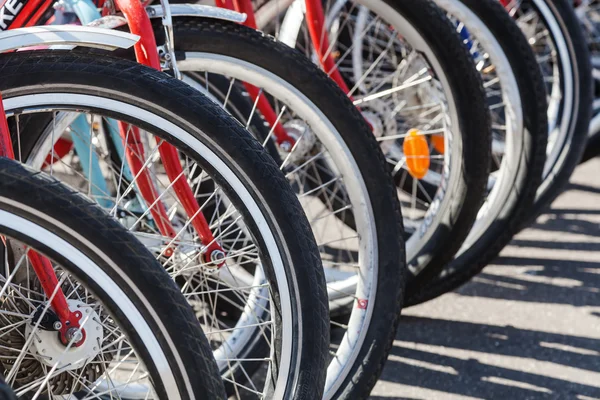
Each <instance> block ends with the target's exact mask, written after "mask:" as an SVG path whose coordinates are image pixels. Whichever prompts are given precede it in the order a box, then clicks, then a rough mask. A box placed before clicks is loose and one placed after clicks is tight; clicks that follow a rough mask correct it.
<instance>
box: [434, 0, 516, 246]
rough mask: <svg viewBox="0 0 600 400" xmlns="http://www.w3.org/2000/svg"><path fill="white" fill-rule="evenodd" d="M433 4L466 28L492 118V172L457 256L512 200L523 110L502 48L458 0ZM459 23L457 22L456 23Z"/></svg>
mask: <svg viewBox="0 0 600 400" xmlns="http://www.w3.org/2000/svg"><path fill="white" fill-rule="evenodd" d="M436 3H437V4H438V5H439V6H440V7H441V8H443V9H444V10H445V11H446V12H448V13H449V14H450V15H451V18H453V19H455V20H457V22H456V24H457V29H458V30H459V32H460V30H461V29H463V27H466V29H467V30H468V33H469V34H470V41H471V44H472V48H471V53H472V54H473V58H474V61H475V63H476V67H477V69H478V70H479V72H480V74H481V75H482V78H483V81H484V87H485V89H486V93H487V97H488V104H489V108H490V113H491V115H492V128H493V130H492V135H493V145H492V158H493V163H494V165H495V171H494V172H492V174H491V175H490V178H489V180H488V190H490V191H489V193H488V195H487V198H486V201H485V203H484V204H483V206H482V207H481V209H480V210H479V213H478V215H477V221H476V222H475V224H474V225H473V227H472V228H471V232H470V233H469V236H468V237H467V239H466V240H465V242H464V243H463V246H462V247H461V250H460V251H459V252H458V253H457V256H458V255H460V254H461V253H463V252H464V251H466V250H467V249H468V248H469V247H470V246H471V245H472V244H473V243H475V242H476V241H477V240H478V239H479V238H480V237H481V236H482V235H483V234H484V233H485V232H486V230H487V229H488V227H489V226H490V225H491V224H492V223H493V222H494V220H496V219H497V218H500V217H501V214H500V213H501V212H502V210H503V208H504V207H505V205H506V204H507V202H508V199H509V198H510V197H512V196H515V192H514V190H513V189H514V182H515V179H516V177H517V176H518V174H519V169H518V168H515V166H517V165H523V163H522V162H521V161H520V159H521V155H522V151H523V136H524V134H525V132H524V126H523V109H522V105H521V97H520V93H519V86H518V84H517V81H516V78H515V76H514V73H513V70H512V68H511V65H510V62H509V61H508V59H507V58H506V55H505V54H504V52H503V51H502V47H501V46H500V44H499V43H498V41H497V40H496V38H495V37H494V35H493V34H492V32H490V31H489V29H488V28H487V27H486V26H485V24H484V23H483V22H482V21H481V20H480V19H479V18H478V17H477V15H476V14H475V13H473V12H472V11H471V10H470V9H469V8H468V7H467V6H465V5H464V4H463V3H462V2H461V1H458V0H436ZM458 21H460V22H458Z"/></svg>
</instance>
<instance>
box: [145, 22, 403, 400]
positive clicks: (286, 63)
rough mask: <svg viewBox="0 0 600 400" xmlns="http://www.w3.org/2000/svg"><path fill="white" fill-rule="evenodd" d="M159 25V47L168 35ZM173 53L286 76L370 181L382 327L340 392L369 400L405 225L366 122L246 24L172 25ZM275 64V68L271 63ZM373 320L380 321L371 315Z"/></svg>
mask: <svg viewBox="0 0 600 400" xmlns="http://www.w3.org/2000/svg"><path fill="white" fill-rule="evenodd" d="M154 23H155V28H156V29H155V34H156V36H157V41H158V42H159V43H160V42H161V40H162V38H163V37H164V36H163V33H162V32H163V30H162V29H160V25H159V22H154ZM173 29H174V36H175V49H176V54H177V56H178V57H185V51H200V50H201V51H203V52H214V53H217V54H225V55H230V56H232V57H235V58H238V59H242V60H245V61H247V62H250V63H252V64H255V65H258V66H260V67H262V68H264V69H266V70H268V71H269V72H272V73H274V74H275V75H277V76H279V77H283V78H284V79H285V80H286V81H287V82H289V83H291V84H292V85H293V86H294V87H295V88H297V89H298V90H299V91H301V92H302V93H303V94H304V95H305V96H306V97H308V98H309V99H311V101H312V102H313V103H314V104H315V105H316V106H317V107H318V108H319V109H320V110H321V111H322V112H323V113H324V114H325V115H326V116H327V118H328V119H329V121H331V122H332V124H333V125H334V126H335V127H336V128H337V131H338V132H339V134H340V135H342V136H343V138H344V142H345V143H346V146H347V147H348V148H349V150H350V152H351V153H352V155H353V157H354V159H355V161H356V162H357V164H358V165H359V168H360V170H361V172H364V173H365V174H368V176H369V179H368V180H367V179H366V180H365V185H367V190H368V192H369V195H370V200H371V203H372V208H373V210H374V212H375V215H376V217H375V223H376V224H377V241H378V245H379V260H380V263H379V270H380V271H383V272H381V273H379V275H378V278H377V279H378V291H377V293H378V296H377V297H376V305H375V307H374V309H375V310H377V313H376V317H377V320H376V321H375V322H372V323H371V324H370V326H369V331H368V333H367V339H365V342H364V345H363V346H362V347H361V350H360V353H359V356H358V360H360V361H359V362H357V363H355V364H354V365H353V366H352V369H351V372H350V373H349V374H348V376H347V377H346V379H345V380H344V382H343V384H342V386H341V388H340V389H339V390H338V391H337V392H336V394H335V396H334V397H336V398H364V397H366V396H368V394H369V393H370V391H371V389H372V387H373V386H374V385H375V382H376V380H377V377H378V376H379V374H380V372H381V369H382V367H383V364H384V363H385V360H386V358H387V354H388V352H389V349H390V347H391V343H392V341H393V339H394V336H395V331H396V329H395V328H396V326H397V323H398V318H399V313H400V309H401V304H402V298H403V294H404V293H403V288H404V277H403V275H404V271H405V268H404V267H405V264H404V247H403V241H402V238H401V232H402V219H401V214H400V207H399V203H398V202H397V200H396V195H395V188H394V185H393V183H392V180H391V178H390V176H389V174H388V172H387V168H386V164H385V159H384V157H383V154H382V153H381V151H380V149H379V145H378V144H377V142H376V141H375V138H374V137H373V135H372V134H371V133H370V130H369V127H368V125H367V124H366V122H365V120H364V118H362V116H361V115H360V113H358V111H357V110H356V108H355V107H354V106H353V105H352V103H351V102H350V101H349V100H348V98H347V97H346V96H345V95H344V93H343V92H341V90H339V88H338V87H337V86H336V85H335V84H334V83H333V82H332V81H330V80H329V79H328V78H327V76H326V75H325V74H323V73H322V72H321V71H320V70H318V69H317V68H316V67H315V65H314V64H312V63H311V62H310V61H309V60H308V59H306V58H304V57H303V56H302V55H301V54H300V53H299V52H297V51H295V50H294V49H291V48H289V47H287V46H285V45H283V44H281V43H278V42H276V41H275V40H274V39H273V38H270V37H267V36H265V35H263V34H262V33H260V32H258V31H255V30H252V29H249V28H247V27H244V26H242V25H238V24H234V23H230V22H226V21H217V20H211V19H203V18H189V17H185V18H184V17H182V18H179V17H175V18H173ZM275 60H276V62H274V61H275ZM374 315H375V314H374Z"/></svg>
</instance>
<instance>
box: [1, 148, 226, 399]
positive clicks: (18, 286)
mask: <svg viewBox="0 0 600 400" xmlns="http://www.w3.org/2000/svg"><path fill="white" fill-rule="evenodd" d="M0 232H1V233H2V235H3V244H2V250H3V251H2V253H3V257H2V269H1V271H2V272H1V273H0V282H1V289H0V320H1V323H0V325H1V326H2V329H1V331H2V332H1V333H0V344H1V349H0V369H1V370H2V372H3V374H4V376H5V378H6V382H7V383H8V385H10V386H11V387H12V388H13V390H14V391H15V393H16V395H17V396H18V397H19V398H37V397H40V396H41V397H42V398H55V396H56V397H59V396H60V397H61V398H67V397H68V398H72V396H75V397H76V398H83V397H85V396H91V395H92V394H93V393H97V394H99V395H102V396H103V397H104V396H105V397H107V398H108V397H110V398H113V399H114V398H118V399H121V398H122V395H123V393H124V392H126V390H125V389H126V388H127V387H131V388H135V389H136V391H137V393H138V394H141V395H143V396H144V397H146V398H164V399H186V398H187V399H192V398H200V397H204V396H208V397H210V398H214V399H216V398H222V397H223V395H224V390H223V384H222V382H221V380H220V376H219V373H218V369H217V366H216V364H215V361H214V359H213V358H212V352H211V350H210V347H209V345H208V342H207V340H206V338H205V337H204V335H203V334H202V331H201V330H200V328H199V326H198V324H197V323H196V319H195V316H194V315H193V313H192V312H191V310H190V309H189V307H188V305H187V302H186V301H185V299H184V298H183V296H182V295H181V294H180V293H179V289H178V288H177V287H176V286H175V285H174V284H173V283H172V282H170V280H169V279H168V275H167V273H166V272H165V271H164V269H163V268H162V267H161V265H160V264H159V263H158V262H157V261H156V260H155V259H154V257H153V256H152V254H150V253H149V252H148V251H147V250H146V249H145V248H144V246H143V245H142V244H141V243H139V241H137V240H136V239H135V237H133V235H131V234H130V233H128V232H127V230H126V229H124V228H123V227H122V226H121V225H119V224H118V223H117V222H116V221H114V220H113V219H112V218H110V217H109V216H108V215H107V214H105V213H104V212H103V211H102V210H101V209H100V208H99V207H97V206H96V205H94V204H93V203H91V202H90V201H89V200H87V199H85V198H84V197H83V196H81V195H79V194H77V193H76V192H75V191H73V190H72V189H69V188H67V187H66V186H64V185H61V184H60V183H58V182H57V181H56V180H54V179H52V178H50V177H48V176H46V175H44V174H41V173H39V172H36V171H34V170H32V169H29V168H26V167H24V166H23V165H20V164H19V163H17V162H15V161H11V160H8V159H5V158H2V159H0ZM30 251H37V252H41V253H43V254H45V255H46V256H48V257H49V258H50V259H51V260H52V268H53V270H54V272H55V273H56V274H57V277H58V278H59V281H58V283H59V285H60V286H59V287H60V288H61V289H62V291H63V293H64V294H65V297H66V299H67V303H68V305H69V308H71V309H72V310H73V309H74V310H78V311H80V312H81V314H82V316H81V317H80V319H79V321H80V326H79V328H78V332H80V333H81V335H82V336H83V339H82V340H81V341H80V342H78V343H76V344H75V342H74V340H75V339H71V341H70V342H69V343H67V344H65V343H63V342H62V341H61V340H60V339H59V335H58V334H57V333H58V332H57V329H55V328H56V323H57V322H58V323H59V324H60V321H59V319H58V317H57V315H56V314H55V313H54V311H53V309H52V308H50V301H51V300H52V298H53V297H54V296H55V295H56V289H55V292H53V294H52V295H51V296H47V295H46V294H45V293H44V291H43V290H42V289H41V286H40V285H41V284H40V280H39V279H38V277H37V276H36V274H35V273H34V269H33V268H32V265H31V264H30V262H29V261H28V254H30ZM80 396H81V397H80ZM94 397H95V396H94Z"/></svg>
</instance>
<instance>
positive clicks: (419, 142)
mask: <svg viewBox="0 0 600 400" xmlns="http://www.w3.org/2000/svg"><path fill="white" fill-rule="evenodd" d="M402 148H403V150H404V155H405V156H406V166H407V168H408V172H409V173H410V174H411V176H412V177H413V178H416V179H423V177H425V175H426V174H427V171H428V170H429V145H428V144H427V139H426V138H425V136H423V135H419V131H418V130H417V129H411V130H409V131H408V136H406V138H404V144H403V146H402Z"/></svg>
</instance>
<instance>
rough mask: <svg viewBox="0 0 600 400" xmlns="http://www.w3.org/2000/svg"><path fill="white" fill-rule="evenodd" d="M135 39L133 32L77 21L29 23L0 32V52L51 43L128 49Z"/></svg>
mask: <svg viewBox="0 0 600 400" xmlns="http://www.w3.org/2000/svg"><path fill="white" fill-rule="evenodd" d="M138 40H139V36H137V35H132V34H131V33H126V32H120V31H114V30H110V29H101V28H93V27H86V26H77V25H56V26H53V25H47V26H33V27H29V28H19V29H13V30H8V31H3V32H0V52H6V51H10V50H17V49H21V48H24V47H34V46H54V45H59V46H72V47H76V46H82V47H94V48H99V49H105V50H115V49H128V48H130V47H132V46H133V45H134V44H135V43H137V41H138Z"/></svg>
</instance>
